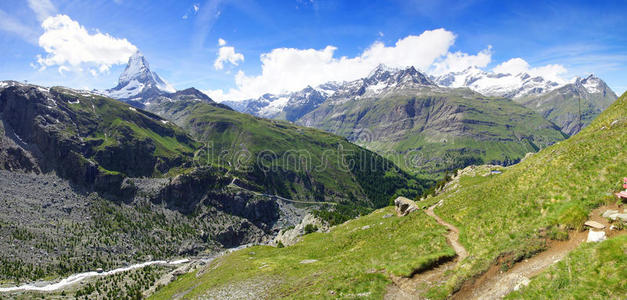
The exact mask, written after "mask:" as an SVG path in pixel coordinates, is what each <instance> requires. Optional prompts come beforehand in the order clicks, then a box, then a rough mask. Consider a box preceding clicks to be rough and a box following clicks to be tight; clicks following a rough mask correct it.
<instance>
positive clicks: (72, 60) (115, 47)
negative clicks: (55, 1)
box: [37, 15, 137, 73]
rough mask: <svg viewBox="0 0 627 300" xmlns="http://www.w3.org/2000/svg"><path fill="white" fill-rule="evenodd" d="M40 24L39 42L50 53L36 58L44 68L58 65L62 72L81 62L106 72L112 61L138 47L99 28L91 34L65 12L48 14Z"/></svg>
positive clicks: (124, 59)
mask: <svg viewBox="0 0 627 300" xmlns="http://www.w3.org/2000/svg"><path fill="white" fill-rule="evenodd" d="M41 27H42V28H43V29H44V33H43V34H42V35H41V36H40V37H39V46H41V47H42V48H43V49H44V50H45V51H46V53H47V55H46V56H45V57H43V56H41V55H38V58H37V62H38V63H39V65H40V66H41V68H42V69H45V68H46V67H51V66H59V71H60V72H63V71H68V70H70V69H72V70H75V71H81V70H82V68H81V66H83V65H86V66H88V67H95V68H94V69H96V70H98V72H100V73H103V72H107V71H108V70H109V67H111V65H115V64H124V63H126V62H127V60H128V58H129V56H131V55H132V54H133V53H135V51H137V47H135V46H134V45H133V44H131V43H130V42H129V41H128V40H126V39H119V38H115V37H112V36H110V35H109V34H106V33H100V32H95V33H92V34H90V33H89V32H88V31H87V29H85V27H83V26H81V25H80V24H79V23H78V22H76V21H74V20H72V19H71V18H70V17H68V16H66V15H57V16H55V17H48V18H47V19H45V20H44V21H43V23H42V24H41Z"/></svg>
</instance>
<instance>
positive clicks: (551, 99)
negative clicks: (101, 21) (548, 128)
mask: <svg viewBox="0 0 627 300" xmlns="http://www.w3.org/2000/svg"><path fill="white" fill-rule="evenodd" d="M381 70H387V71H390V72H391V73H396V72H399V71H402V69H393V68H388V67H386V66H383V65H381V66H378V67H377V68H376V69H375V70H373V71H372V73H371V74H370V75H368V76H367V77H365V78H363V79H362V80H365V81H369V82H371V83H372V82H374V81H376V80H377V78H376V76H373V75H375V73H376V72H377V71H379V72H381ZM421 75H422V77H424V78H425V79H429V80H431V82H432V83H433V84H435V85H438V86H441V87H449V88H469V89H471V90H473V91H475V92H478V93H480V94H482V95H484V96H491V97H503V98H510V99H512V100H514V101H515V102H517V103H520V104H523V105H525V106H526V107H528V108H530V109H532V110H534V111H536V112H538V113H540V114H542V115H543V116H544V117H545V118H546V119H547V120H549V121H551V122H554V123H555V124H556V125H558V126H559V127H560V129H561V130H562V131H563V132H564V133H566V134H568V135H573V134H575V133H577V132H578V131H579V130H581V129H582V128H583V127H585V126H586V125H587V124H589V123H590V121H591V120H592V119H593V118H594V116H596V115H598V114H599V113H600V112H601V111H603V110H604V109H605V108H607V107H608V106H609V105H610V104H611V103H612V102H613V101H614V100H616V98H617V96H616V94H615V93H614V92H613V91H612V90H611V89H610V88H609V87H608V86H607V84H606V83H605V82H604V81H603V80H602V79H600V78H598V77H596V76H594V75H589V76H587V77H585V78H581V77H577V78H575V79H573V80H572V81H571V82H568V83H558V82H555V81H551V80H549V79H546V78H544V77H542V76H532V75H530V74H528V73H520V74H499V73H492V72H487V71H483V70H480V69H478V68H475V67H471V68H468V69H466V70H464V71H461V72H451V73H448V74H444V75H440V76H427V75H424V74H422V73H421ZM392 77H393V76H392ZM353 84H356V82H355V81H353V82H342V83H337V82H329V83H326V84H323V85H320V86H318V87H316V88H312V87H307V88H305V89H303V90H301V91H298V92H293V93H286V94H281V95H273V94H265V95H263V96H262V97H260V98H258V99H248V100H243V101H224V102H223V103H224V104H227V105H229V106H231V107H233V108H234V109H235V110H237V111H240V112H245V113H249V114H252V115H255V116H260V117H264V118H272V119H281V120H288V121H291V122H297V121H298V119H299V118H301V117H302V116H304V115H305V114H306V113H308V112H310V111H313V110H314V109H316V108H317V107H318V106H319V105H320V104H321V103H323V102H325V101H326V99H328V98H331V97H332V96H335V97H339V94H338V95H335V93H336V92H338V91H339V93H344V97H345V98H347V97H355V98H357V97H361V96H363V94H362V93H365V92H368V93H370V94H373V93H376V92H378V91H379V89H382V88H385V87H388V88H389V86H390V83H389V82H378V83H377V84H379V85H377V84H369V85H368V87H369V88H370V90H368V91H366V90H364V91H359V90H358V89H357V90H355V89H353V88H352V87H351V85H353ZM395 84H396V86H398V87H399V88H402V85H403V84H405V83H402V82H397V83H395ZM346 93H352V94H346ZM294 111H296V112H297V113H294ZM580 119H581V121H580Z"/></svg>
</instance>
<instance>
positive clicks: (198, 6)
mask: <svg viewBox="0 0 627 300" xmlns="http://www.w3.org/2000/svg"><path fill="white" fill-rule="evenodd" d="M193 9H194V13H198V10H200V5H198V3H196V4H194V6H193Z"/></svg>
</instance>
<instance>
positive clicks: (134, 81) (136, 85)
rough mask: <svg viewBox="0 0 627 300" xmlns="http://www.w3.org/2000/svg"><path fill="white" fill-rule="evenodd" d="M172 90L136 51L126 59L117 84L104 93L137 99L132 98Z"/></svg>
mask: <svg viewBox="0 0 627 300" xmlns="http://www.w3.org/2000/svg"><path fill="white" fill-rule="evenodd" d="M174 92H176V90H175V89H174V88H173V87H172V86H171V85H169V84H168V83H167V82H166V81H165V80H163V79H161V77H159V75H157V73H155V72H153V71H151V70H150V65H149V64H148V61H147V60H146V58H145V57H144V55H143V54H142V53H141V52H139V51H137V52H135V54H133V55H132V56H131V57H130V58H129V59H128V64H127V65H126V69H124V72H123V73H122V75H120V79H119V81H118V85H117V86H116V87H114V88H112V89H109V90H106V91H105V92H104V94H106V95H107V96H109V97H111V98H115V99H132V100H139V99H133V98H137V97H144V96H156V95H160V94H164V93H174ZM140 102H141V101H140Z"/></svg>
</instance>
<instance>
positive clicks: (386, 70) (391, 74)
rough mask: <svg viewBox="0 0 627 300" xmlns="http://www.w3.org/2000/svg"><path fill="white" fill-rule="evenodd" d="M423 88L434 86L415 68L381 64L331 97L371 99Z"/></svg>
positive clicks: (343, 86)
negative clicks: (389, 93) (408, 89)
mask: <svg viewBox="0 0 627 300" xmlns="http://www.w3.org/2000/svg"><path fill="white" fill-rule="evenodd" d="M424 86H436V84H435V83H434V82H433V81H432V80H431V79H429V78H428V77H427V76H426V75H424V74H423V73H420V72H418V70H416V68H414V67H407V68H405V69H395V68H390V67H387V66H385V65H382V64H381V65H379V66H377V67H376V68H375V69H374V70H373V71H372V72H370V74H369V75H368V76H367V77H364V78H361V79H357V80H353V81H351V82H347V83H345V84H342V85H341V86H339V87H338V89H337V91H336V92H335V93H334V94H333V95H332V96H331V97H332V98H350V97H357V98H359V97H373V96H377V95H380V94H383V93H386V92H391V91H394V90H398V89H405V88H411V87H424Z"/></svg>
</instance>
